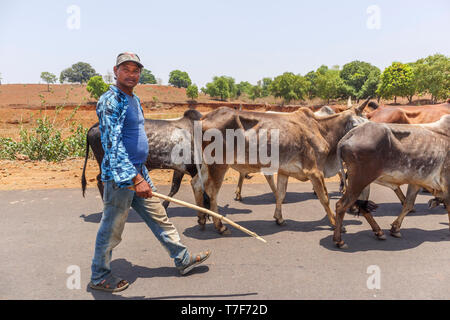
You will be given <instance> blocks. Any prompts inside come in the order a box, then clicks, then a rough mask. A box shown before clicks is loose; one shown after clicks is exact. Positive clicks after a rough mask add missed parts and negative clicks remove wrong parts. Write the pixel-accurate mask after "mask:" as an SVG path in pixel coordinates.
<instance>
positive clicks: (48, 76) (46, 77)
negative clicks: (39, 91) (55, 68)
mask: <svg viewBox="0 0 450 320" xmlns="http://www.w3.org/2000/svg"><path fill="white" fill-rule="evenodd" d="M41 79H42V80H43V81H44V82H45V83H47V91H50V83H55V82H56V76H55V75H54V74H53V73H50V72H46V71H44V72H41Z"/></svg>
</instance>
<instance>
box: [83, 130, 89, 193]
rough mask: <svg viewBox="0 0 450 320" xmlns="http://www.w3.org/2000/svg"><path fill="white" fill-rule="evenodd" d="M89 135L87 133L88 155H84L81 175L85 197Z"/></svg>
mask: <svg viewBox="0 0 450 320" xmlns="http://www.w3.org/2000/svg"><path fill="white" fill-rule="evenodd" d="M88 137H89V135H86V156H85V157H84V165H83V173H82V175H81V190H82V191H83V198H84V194H85V192H86V184H87V182H86V164H87V161H88V157H89V139H88Z"/></svg>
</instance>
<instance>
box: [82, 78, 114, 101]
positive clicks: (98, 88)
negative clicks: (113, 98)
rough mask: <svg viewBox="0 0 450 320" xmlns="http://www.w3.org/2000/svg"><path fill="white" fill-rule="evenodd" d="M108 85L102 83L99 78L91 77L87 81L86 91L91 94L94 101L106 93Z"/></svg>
mask: <svg viewBox="0 0 450 320" xmlns="http://www.w3.org/2000/svg"><path fill="white" fill-rule="evenodd" d="M108 89H109V85H108V84H106V83H105V82H104V81H103V78H102V77H101V76H93V77H92V78H91V79H89V81H88V83H87V86H86V90H87V91H88V92H89V93H90V94H91V97H93V98H94V99H96V100H97V99H98V98H100V96H101V95H102V94H104V93H105V92H106V91H108Z"/></svg>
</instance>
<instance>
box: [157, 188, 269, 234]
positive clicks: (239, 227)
mask: <svg viewBox="0 0 450 320" xmlns="http://www.w3.org/2000/svg"><path fill="white" fill-rule="evenodd" d="M152 194H153V196H154V197H157V198H161V199H164V200H167V201H170V202H175V203H177V204H179V205H182V206H184V207H188V208H191V209H194V210H197V211H201V212H203V213H206V214H209V215H211V216H213V217H216V218H218V219H220V220H222V221H224V222H226V223H228V224H230V225H232V226H233V227H235V228H237V229H239V230H241V231H243V232H245V233H247V234H249V235H251V236H252V237H255V238H256V239H258V240H260V241H262V242H264V243H266V242H267V241H266V240H264V239H263V238H261V237H260V236H258V235H257V234H256V233H254V232H253V231H250V230H248V229H246V228H244V227H242V226H240V225H238V224H237V223H236V222H234V221H232V220H230V219H228V218H226V217H224V216H222V215H220V214H218V213H217V212H214V211H211V210H208V209H206V208H202V207H199V206H196V205H194V204H191V203H189V202H185V201H182V200H178V199H174V198H171V197H168V196H165V195H163V194H160V193H158V192H154V191H153V192H152Z"/></svg>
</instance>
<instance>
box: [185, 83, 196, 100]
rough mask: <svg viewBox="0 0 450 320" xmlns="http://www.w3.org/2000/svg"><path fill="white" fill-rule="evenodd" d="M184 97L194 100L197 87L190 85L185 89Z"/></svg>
mask: <svg viewBox="0 0 450 320" xmlns="http://www.w3.org/2000/svg"><path fill="white" fill-rule="evenodd" d="M186 96H188V98H191V100H195V99H197V98H198V87H197V86H196V85H195V84H191V85H190V86H188V87H187V89H186Z"/></svg>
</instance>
